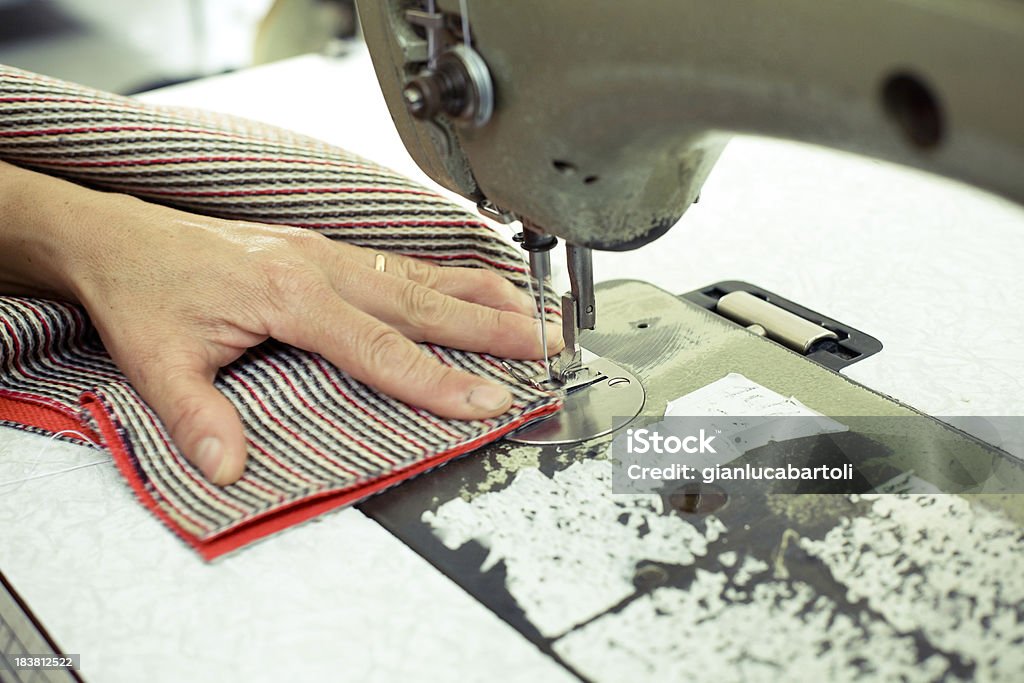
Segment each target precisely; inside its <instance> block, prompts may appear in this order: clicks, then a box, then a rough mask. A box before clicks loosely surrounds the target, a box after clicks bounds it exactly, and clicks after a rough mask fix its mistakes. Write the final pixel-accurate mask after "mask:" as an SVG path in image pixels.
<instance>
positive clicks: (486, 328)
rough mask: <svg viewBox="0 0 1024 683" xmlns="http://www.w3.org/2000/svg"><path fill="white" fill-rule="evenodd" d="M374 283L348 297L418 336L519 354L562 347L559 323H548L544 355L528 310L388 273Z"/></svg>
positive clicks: (537, 355) (532, 355)
mask: <svg viewBox="0 0 1024 683" xmlns="http://www.w3.org/2000/svg"><path fill="white" fill-rule="evenodd" d="M370 284H371V285H372V286H370V287H357V288H353V287H349V288H348V289H347V291H345V292H344V295H345V298H346V300H348V301H349V302H351V303H352V304H354V305H356V306H357V307H358V308H360V309H361V310H363V311H365V312H367V313H369V314H370V315H372V316H374V317H376V318H378V319H380V320H382V321H384V322H385V323H387V324H389V325H390V326H391V327H394V328H395V329H397V330H398V331H400V332H401V333H402V334H404V335H405V336H407V337H409V338H410V339H413V340H416V341H429V342H433V343H435V344H441V345H443V346H450V347H452V348H456V349H462V350H465V351H478V352H483V353H490V354H493V355H495V356H501V357H503V358H521V359H537V358H542V357H543V356H544V355H549V356H550V355H551V354H554V353H557V352H558V351H560V350H561V349H562V347H563V346H564V343H563V341H562V332H561V328H560V326H558V325H556V324H553V323H547V330H546V335H545V337H546V341H547V344H548V346H547V349H546V354H545V353H544V350H542V348H541V339H542V338H541V334H540V328H539V324H540V323H539V321H537V320H535V319H534V318H532V317H530V316H528V315H523V314H521V313H513V312H510V311H499V310H497V309H494V308H490V307H488V306H481V305H480V304H474V303H468V302H466V301H462V300H460V299H456V298H454V297H451V296H447V295H445V294H442V293H440V292H438V291H437V290H435V289H431V288H430V287H427V286H425V285H421V284H419V283H417V282H414V281H412V280H403V279H401V278H397V277H391V276H387V275H377V276H376V277H374V278H372V283H370Z"/></svg>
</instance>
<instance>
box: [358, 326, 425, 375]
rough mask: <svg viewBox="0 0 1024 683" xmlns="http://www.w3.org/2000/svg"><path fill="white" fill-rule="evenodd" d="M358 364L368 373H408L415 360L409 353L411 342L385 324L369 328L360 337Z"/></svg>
mask: <svg viewBox="0 0 1024 683" xmlns="http://www.w3.org/2000/svg"><path fill="white" fill-rule="evenodd" d="M359 337H360V343H359V344H358V346H357V349H358V356H359V358H358V362H359V364H360V365H361V366H362V367H363V368H364V369H365V370H366V371H368V372H377V373H379V372H382V371H385V370H393V371H395V372H399V373H402V372H403V371H408V370H409V366H410V365H411V363H412V361H414V360H415V358H414V357H413V358H411V357H412V356H413V354H411V353H409V351H410V348H409V344H410V342H409V340H408V339H406V338H405V337H403V336H402V334H401V333H400V332H399V331H398V330H396V329H394V328H393V327H388V326H387V325H384V324H374V325H371V326H369V327H368V328H367V329H366V330H364V331H363V333H362V334H360V335H359Z"/></svg>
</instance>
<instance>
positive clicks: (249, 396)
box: [0, 67, 558, 559]
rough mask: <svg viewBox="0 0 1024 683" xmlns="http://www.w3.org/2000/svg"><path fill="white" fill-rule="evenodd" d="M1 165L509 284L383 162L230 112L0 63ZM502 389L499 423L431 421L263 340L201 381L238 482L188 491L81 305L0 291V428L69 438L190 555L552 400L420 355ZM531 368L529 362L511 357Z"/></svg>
mask: <svg viewBox="0 0 1024 683" xmlns="http://www.w3.org/2000/svg"><path fill="white" fill-rule="evenodd" d="M0 159H3V160H5V161H8V162H10V163H14V164H17V165H20V166H22V167H25V168H31V169H34V170H38V171H43V172H46V173H50V174H53V175H56V176H61V177H63V178H68V179H71V180H74V181H76V182H79V183H82V184H86V185H89V186H92V187H96V188H102V189H105V190H115V191H120V192H125V193H130V194H133V195H135V196H138V197H141V198H144V199H148V200H151V201H155V202H160V203H163V204H167V205H171V206H174V207H176V208H180V209H185V210H189V211H193V212H196V213H202V214H207V215H211V216H219V217H223V218H232V219H246V220H252V221H260V222H264V223H282V224H288V225H293V226H300V227H305V228H309V229H313V230H318V231H320V232H322V233H323V234H325V235H327V236H329V237H331V238H334V239H340V240H345V241H346V242H350V243H353V244H357V245H359V246H364V247H370V248H373V249H377V250H388V251H393V252H398V253H402V254H406V255H409V256H416V257H420V258H424V259H430V260H432V261H435V262H439V263H442V264H449V265H459V266H472V267H479V268H487V269H490V270H493V271H496V272H499V273H501V274H502V275H504V276H505V277H507V278H508V279H509V280H511V281H512V282H514V283H516V284H517V285H519V286H526V284H527V279H526V278H527V275H526V271H525V269H524V267H523V264H522V258H521V256H520V254H519V252H518V250H516V249H515V248H514V247H512V246H510V245H508V244H506V243H505V242H504V241H503V240H501V239H500V238H499V237H498V236H497V235H496V234H495V233H494V232H493V231H492V230H491V229H490V228H488V227H487V226H485V225H483V224H482V223H481V222H480V221H478V220H476V219H475V218H474V217H473V216H472V215H470V214H467V213H465V212H464V211H463V210H461V209H460V208H458V207H456V206H453V205H452V204H451V203H450V202H448V201H446V200H445V199H443V198H441V197H439V196H437V195H436V194H434V193H432V192H429V191H427V190H425V189H424V188H422V187H420V186H418V185H416V184H414V183H412V182H411V181H409V180H407V179H405V178H403V177H401V176H399V175H397V174H395V173H393V172H390V171H388V170H386V169H383V168H380V167H379V166H376V165H375V164H373V163H370V162H368V161H366V160H364V159H361V158H359V157H356V156H353V155H351V154H348V153H346V152H344V151H342V150H339V149H336V148H334V147H330V146H328V145H326V144H324V143H322V142H319V141H317V140H314V139H310V138H307V137H303V136H300V135H297V134H294V133H290V132H288V131H284V130H280V129H277V128H271V127H268V126H265V125H262V124H258V123H253V122H250V121H245V120H241V119H237V118H231V117H226V116H219V115H215V114H210V113H204V112H183V111H181V110H174V109H168V108H160V107H152V106H147V105H144V104H141V103H139V102H136V101H133V100H131V99H126V98H122V97H118V96H115V95H111V94H107V93H102V92H97V91H94V90H90V89H86V88H83V87H81V86H78V85H73V84H70V83H65V82H61V81H57V80H53V79H49V78H45V77H42V76H37V75H34V74H30V73H26V72H23V71H19V70H15V69H10V68H5V67H0ZM421 347H422V350H423V352H424V353H427V354H432V355H434V356H436V357H437V358H438V359H439V360H441V361H442V362H444V363H446V364H448V365H453V366H458V367H460V368H463V369H465V370H468V371H471V372H475V373H478V374H482V375H485V376H488V377H490V378H492V379H495V380H497V381H499V382H502V383H504V384H505V385H506V386H508V387H509V388H510V389H511V390H512V392H513V396H514V402H515V403H514V406H513V408H512V409H511V410H510V411H509V412H508V413H506V414H505V415H502V416H501V417H499V418H495V419H491V420H484V421H473V422H460V421H454V420H443V419H439V418H437V417H434V416H432V415H430V414H429V413H426V412H425V411H422V410H417V409H415V408H411V407H409V406H408V405H405V404H403V403H401V402H399V401H395V400H393V399H390V398H388V397H386V396H383V395H381V394H378V393H376V392H374V391H373V390H371V389H369V388H367V387H366V386H364V385H362V384H360V383H359V382H356V381H355V380H353V379H352V378H351V377H349V376H348V375H347V374H346V373H344V372H341V371H339V370H337V369H336V368H334V367H333V366H331V365H330V364H329V363H327V362H326V361H325V360H324V359H323V358H321V357H319V356H317V355H315V354H310V353H307V352H304V351H300V350H297V349H295V348H292V347H289V346H286V345H283V344H279V343H275V342H268V343H266V344H263V345H261V346H259V347H257V348H254V349H251V350H250V351H249V352H248V353H247V354H246V355H245V356H243V357H242V358H241V359H239V360H238V361H237V362H235V363H233V364H232V365H230V366H228V367H226V368H224V369H223V370H222V372H221V373H220V374H219V376H218V378H217V380H216V383H217V387H218V388H219V389H220V390H221V391H222V392H223V393H224V394H225V395H226V396H227V397H228V398H229V399H230V400H231V402H232V403H233V404H234V405H235V407H236V408H237V409H238V412H239V414H240V415H241V417H242V421H243V424H244V425H245V428H246V432H247V437H248V452H249V463H248V466H247V468H246V471H245V475H244V476H243V478H242V479H241V480H240V481H239V482H238V483H236V484H233V485H231V486H229V487H226V488H220V487H217V486H214V485H212V484H209V483H207V482H206V481H205V479H204V478H203V477H202V475H201V474H200V473H199V471H198V470H197V469H196V468H194V467H193V466H192V465H191V464H189V463H188V462H187V461H186V460H185V459H184V458H183V457H182V455H181V454H180V453H179V452H178V450H177V449H176V448H175V446H174V445H173V444H172V443H171V441H170V439H169V437H168V434H167V431H166V429H165V428H164V427H163V425H162V424H161V423H160V420H159V419H158V418H157V417H156V415H155V414H154V413H153V412H152V410H151V409H150V408H149V407H148V406H147V405H146V404H145V403H144V402H143V401H142V400H141V399H140V397H139V396H138V394H137V393H136V392H135V391H134V390H133V389H132V387H131V386H130V385H129V384H128V382H127V380H126V379H125V378H124V376H123V375H122V374H121V373H120V371H118V369H117V368H116V367H115V365H114V364H113V362H112V361H111V360H110V357H109V356H108V355H107V354H106V352H105V351H104V349H103V346H102V344H101V342H100V341H99V337H98V335H97V334H96V331H95V330H94V329H93V327H92V325H91V324H90V322H89V319H88V317H87V315H86V314H85V312H84V311H83V309H81V308H80V307H78V306H75V305H72V304H66V303H59V302H53V301H44V300H38V299H27V298H16V297H0V421H5V420H6V421H8V422H14V423H18V424H22V425H26V426H34V427H36V428H43V429H46V430H48V431H50V432H57V431H60V430H64V429H78V430H87V431H86V433H87V434H88V435H90V436H92V437H94V438H95V439H97V441H98V442H99V443H101V444H102V446H103V447H105V448H107V449H109V450H110V452H111V453H112V455H113V457H114V459H115V461H116V463H117V465H118V467H119V468H120V471H121V472H122V473H123V474H124V476H125V477H126V479H127V480H128V482H129V484H130V485H131V486H132V488H133V489H134V491H135V493H136V494H137V495H138V497H139V498H140V500H142V502H143V503H145V504H146V505H147V506H148V507H149V508H150V509H151V510H152V511H153V512H155V513H156V514H157V515H158V516H159V517H160V519H162V520H163V521H164V522H165V523H166V524H167V525H168V526H170V527H171V528H172V529H173V530H174V531H175V532H177V533H178V534H179V535H180V536H181V537H182V538H184V539H185V540H186V541H187V542H188V543H190V544H191V545H192V546H194V547H195V548H196V549H197V550H198V551H199V552H200V553H201V554H202V555H203V556H204V557H206V558H207V559H210V558H213V557H216V556H218V555H220V554H222V553H224V552H227V551H230V550H232V549H234V548H237V547H239V546H240V545H243V544H245V543H247V542H249V541H251V540H254V539H256V538H259V537H261V536H264V535H266V534H267V533H270V532H272V531H275V530H278V529H281V528H284V527H286V526H288V525H290V524H294V523H296V522H298V521H301V520H303V519H307V518H309V517H311V516H313V515H315V514H318V513H320V512H323V511H325V510H328V509H331V508H335V507H338V506H340V505H345V504H348V503H352V502H355V501H358V500H360V499H362V498H364V497H366V496H368V495H370V494H372V493H375V492H377V491H380V490H382V489H383V488H385V487H388V486H390V485H393V484H396V483H398V482H400V481H402V480H403V479H405V478H407V477H410V476H413V475H415V474H418V473H420V472H423V471H426V470H428V469H430V468H433V467H435V466H438V465H440V464H443V463H444V462H446V461H448V460H450V459H451V458H453V457H455V456H458V455H461V454H464V453H467V452H469V451H470V450H472V449H474V448H477V447H479V446H481V445H483V444H486V443H488V442H490V441H493V440H495V439H498V438H499V437H501V436H502V435H504V434H506V433H508V432H509V431H511V430H512V429H514V428H516V427H518V426H520V425H522V424H524V423H525V422H527V421H529V420H532V419H535V418H537V417H539V416H541V415H545V414H547V413H549V412H551V411H553V410H556V409H557V407H558V403H557V400H556V399H555V398H554V397H553V396H552V395H550V394H546V393H543V392H538V391H534V390H532V389H529V388H526V387H524V386H522V385H520V384H517V383H516V382H514V381H513V380H512V378H511V377H510V376H509V375H508V374H507V373H506V372H505V370H504V369H503V368H502V367H501V364H500V363H499V361H498V360H497V359H495V358H493V357H491V356H488V355H483V354H474V353H465V352H460V351H454V350H451V349H447V348H442V347H438V346H434V345H430V344H422V345H421ZM517 365H519V366H520V367H521V369H523V370H525V371H527V372H531V373H532V372H536V371H537V370H538V366H537V364H536V363H517Z"/></svg>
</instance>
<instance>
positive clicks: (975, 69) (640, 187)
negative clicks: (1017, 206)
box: [357, 0, 1024, 366]
mask: <svg viewBox="0 0 1024 683" xmlns="http://www.w3.org/2000/svg"><path fill="white" fill-rule="evenodd" d="M357 6H358V9H359V13H360V19H361V22H362V26H363V32H364V35H365V38H366V42H367V44H368V46H369V49H370V53H371V56H372V59H373V63H374V67H375V69H376V72H377V76H378V79H379V80H380V83H381V87H382V90H383V93H384V96H385V99H386V100H387V103H388V106H389V108H390V111H391V115H392V117H393V119H394V121H395V124H396V126H397V128H398V132H399V133H400V135H401V137H402V140H403V141H404V143H405V146H406V147H407V148H408V150H409V152H410V154H411V155H412V157H413V158H414V159H415V160H416V162H417V163H418V164H419V165H420V167H421V168H422V169H423V170H424V171H425V172H426V173H427V174H428V175H429V176H430V177H431V178H433V179H434V180H435V181H437V182H438V183H439V184H441V185H443V186H444V187H446V188H448V189H450V190H453V191H455V192H457V193H459V194H461V195H463V196H465V197H467V198H470V199H472V200H474V201H475V202H477V205H478V207H479V209H480V211H481V212H482V213H484V214H485V215H487V216H489V217H491V218H495V219H497V220H499V221H502V222H506V223H507V222H511V221H514V220H519V221H521V222H522V224H523V226H524V228H525V230H524V234H523V239H522V243H523V246H524V247H525V248H526V249H527V251H529V252H530V263H531V268H532V271H533V273H534V275H535V276H536V277H537V278H538V279H539V280H540V281H543V279H544V277H545V276H546V274H547V272H548V260H547V254H546V250H547V249H550V248H551V246H552V245H553V243H554V240H552V239H551V237H550V236H557V237H561V238H563V239H565V240H566V243H567V245H568V247H569V265H570V279H571V280H572V285H573V292H572V296H571V297H570V298H569V299H568V300H563V304H565V305H567V306H568V308H566V306H563V311H564V313H565V314H566V315H567V317H569V318H570V322H573V321H574V324H573V325H571V326H570V325H567V326H566V333H567V337H572V339H567V342H568V343H569V344H574V339H575V334H574V332H575V331H576V330H577V329H581V328H593V326H594V324H595V321H596V315H595V312H594V302H593V295H592V289H593V287H592V284H593V282H592V274H591V269H590V258H589V249H590V248H595V249H604V250H617V251H621V250H628V249H633V248H636V247H640V246H642V245H644V244H647V243H649V242H651V241H652V240H654V239H656V238H658V237H659V236H661V235H662V234H664V233H665V232H666V231H667V230H668V229H669V228H670V227H672V226H673V225H675V224H676V223H677V221H678V220H679V218H680V217H681V216H682V215H683V213H684V212H685V211H686V209H687V208H688V207H689V206H690V205H691V204H692V203H693V202H695V201H697V198H698V196H699V192H700V189H701V186H702V184H703V182H704V180H705V178H706V177H707V175H708V173H709V172H710V170H711V168H712V166H713V164H714V163H715V161H716V159H717V158H718V156H719V154H720V152H721V151H722V149H723V147H724V145H725V144H726V142H727V140H728V137H729V136H730V135H731V134H734V133H755V134H762V135H768V136H775V137H784V138H792V139H798V140H803V141H807V142H811V143H816V144H821V145H826V146H830V147H836V148H840V149H845V150H849V151H853V152H857V153H861V154H867V155H870V156H875V157H879V158H884V159H888V160H891V161H895V162H897V163H901V164H905V165H910V166H916V167H919V168H922V169H925V170H929V171H932V172H935V173H939V174H941V175H946V176H950V177H954V178H959V179H962V180H965V181H968V182H970V183H972V184H975V185H978V186H980V187H983V188H985V189H988V190H991V191H994V192H996V193H999V194H1003V195H1005V196H1008V197H1010V198H1013V199H1016V200H1017V201H1024V126H1022V125H1021V121H1024V91H1022V89H1021V88H1020V84H1019V82H1018V79H1019V71H1018V70H1017V69H1014V68H1008V67H1010V66H1012V65H1021V64H1024V5H1021V4H1020V3H1005V2H1002V1H1001V0H974V1H973V2H945V1H941V0H936V1H935V2H931V3H923V2H920V1H919V0H867V1H865V2H859V3H822V2H816V1H815V0H786V2H781V3H753V4H752V3H747V2H733V1H727V2H715V3H707V2H695V1H692V0H691V1H680V0H676V1H675V2H657V3H643V5H642V6H637V5H635V4H632V3H623V2H593V1H592V0H588V1H586V2H583V1H579V2H548V1H547V0H522V1H520V2H515V3H509V2H472V3H470V2H468V0H461V2H460V1H459V0H420V1H415V0H358V2H357ZM765 182H773V177H772V169H770V168H766V169H765ZM577 360H578V359H577ZM566 362H569V363H570V366H571V359H569V358H567V359H566ZM560 365H562V366H564V363H561V364H560Z"/></svg>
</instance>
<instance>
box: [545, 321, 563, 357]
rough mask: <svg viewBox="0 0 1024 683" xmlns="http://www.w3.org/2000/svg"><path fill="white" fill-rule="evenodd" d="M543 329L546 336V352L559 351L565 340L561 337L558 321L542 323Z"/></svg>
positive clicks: (560, 327)
mask: <svg viewBox="0 0 1024 683" xmlns="http://www.w3.org/2000/svg"><path fill="white" fill-rule="evenodd" d="M544 331H545V333H546V336H547V338H548V349H547V351H548V353H549V354H552V353H555V352H557V351H561V350H562V347H564V346H565V341H564V340H563V339H562V326H561V325H560V324H558V323H544Z"/></svg>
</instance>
